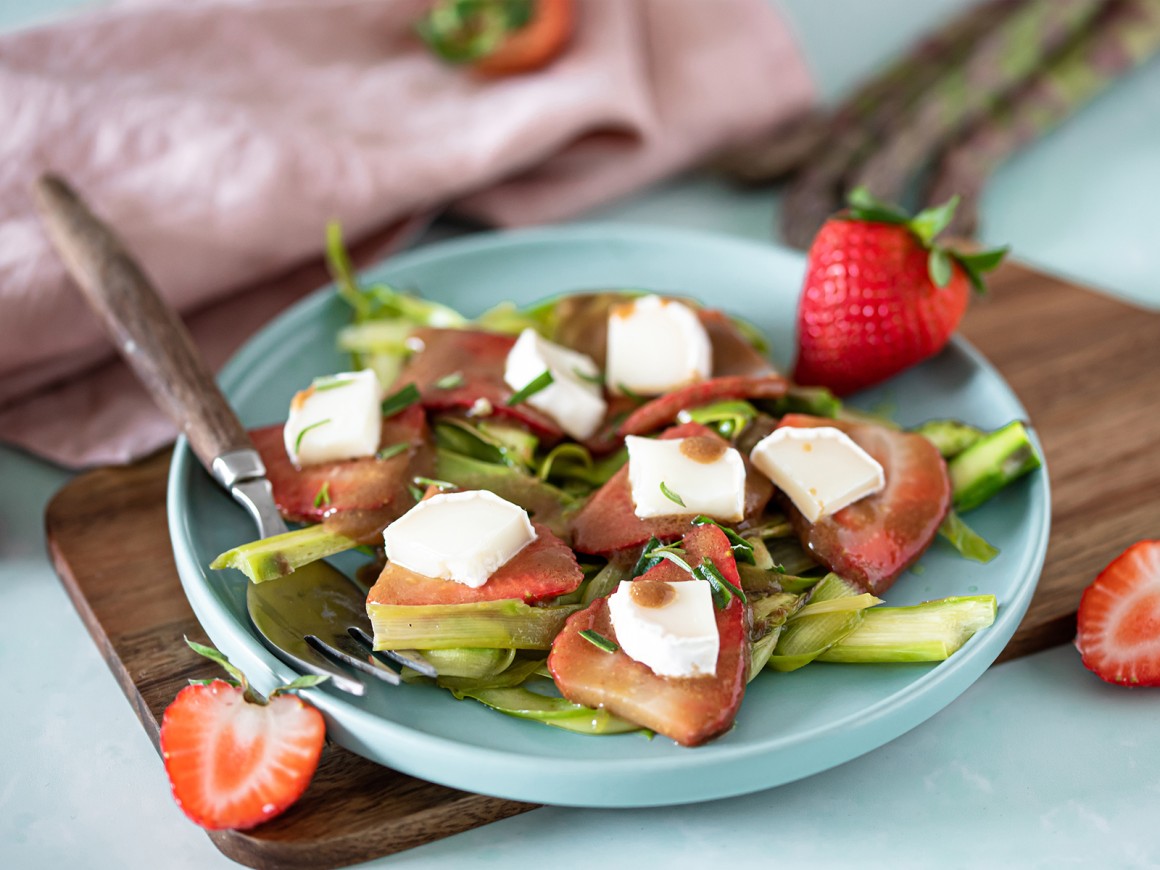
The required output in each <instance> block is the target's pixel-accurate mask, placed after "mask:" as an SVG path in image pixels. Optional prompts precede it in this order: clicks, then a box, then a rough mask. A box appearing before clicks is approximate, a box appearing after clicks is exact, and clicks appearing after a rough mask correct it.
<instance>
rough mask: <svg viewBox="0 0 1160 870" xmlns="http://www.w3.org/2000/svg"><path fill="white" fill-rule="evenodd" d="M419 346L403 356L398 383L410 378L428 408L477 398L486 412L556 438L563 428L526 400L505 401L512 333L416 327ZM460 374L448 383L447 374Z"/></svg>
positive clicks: (456, 407)
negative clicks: (484, 406) (485, 408)
mask: <svg viewBox="0 0 1160 870" xmlns="http://www.w3.org/2000/svg"><path fill="white" fill-rule="evenodd" d="M411 337H412V339H415V340H416V343H417V344H418V343H421V344H422V347H423V349H422V350H421V351H419V352H417V353H415V354H413V355H412V356H411V358H410V359H409V360H407V365H406V366H405V367H404V368H403V371H402V373H401V374H400V375H399V378H398V381H397V382H396V387H398V386H402V385H404V384H407V383H413V384H414V385H415V386H416V387H417V388H418V389H419V395H420V396H421V397H422V402H423V407H424V408H426V409H427V410H428V411H470V410H472V409H473V408H477V407H478V406H477V403H479V402H486V403H487V404H488V405H490V412H489V414H488V416H494V417H498V418H501V419H507V420H512V421H514V422H516V423H520V424H521V425H524V426H527V427H528V428H529V429H530V430H531V431H532V432H534V433H536V434H537V435H539V436H540V437H542V438H548V439H556V438H559V437H560V436H561V435H563V430H562V429H561V428H560V427H559V426H558V425H556V421H555V420H553V419H552V418H551V417H549V416H547V415H546V414H543V413H541V412H539V411H537V410H536V409H535V408H533V407H532V406H531V405H529V404H528V403H527V402H521V403H520V404H518V405H513V406H511V407H509V406H508V405H507V400H508V399H510V398H511V397H512V394H513V390H512V388H511V387H509V386H508V385H507V382H506V381H504V379H503V371H504V364H505V363H506V362H507V355H508V352H509V351H510V350H511V349H512V345H514V344H515V343H516V340H515V338H514V337H513V336H510V335H499V334H497V333H494V332H481V331H478V330H472V329H435V328H431V327H427V328H423V329H416V330H415V331H414V332H413V333H412V335H411ZM456 374H458V375H461V377H460V378H459V379H457V380H458V382H457V383H454V384H453V385H450V386H440V385H439V384H440V383H443V384H447V378H449V377H451V376H452V375H456Z"/></svg>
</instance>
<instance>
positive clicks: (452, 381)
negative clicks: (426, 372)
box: [435, 372, 463, 390]
mask: <svg viewBox="0 0 1160 870" xmlns="http://www.w3.org/2000/svg"><path fill="white" fill-rule="evenodd" d="M435 386H436V387H438V388H439V389H440V390H454V389H455V388H456V387H461V386H463V372H452V373H451V374H449V375H444V376H443V377H441V378H440V379H439V380H437V381H436V382H435Z"/></svg>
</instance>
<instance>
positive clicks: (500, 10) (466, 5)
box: [415, 0, 534, 64]
mask: <svg viewBox="0 0 1160 870" xmlns="http://www.w3.org/2000/svg"><path fill="white" fill-rule="evenodd" d="M533 10H534V7H533V3H532V0H436V2H435V3H434V4H433V5H432V6H431V8H430V11H429V12H428V13H427V16H426V17H425V18H423V19H421V20H420V21H418V22H416V24H415V31H416V32H417V33H418V34H419V36H420V38H421V39H422V40H423V41H424V42H426V43H427V45H428V47H429V48H430V49H431V51H432V52H434V53H435V55H436V56H438V57H439V58H441V59H443V60H445V61H447V62H448V63H455V64H462V63H472V62H473V61H477V60H480V59H482V58H485V57H487V56H488V55H489V54H491V53H492V52H494V51H495V50H496V49H497V48H499V47H500V45H501V44H502V43H503V41H504V40H505V39H506V38H507V35H508V34H509V33H512V32H513V31H516V30H519V29H520V28H522V27H525V26H526V25H527V24H528V22H529V21H531V19H532V14H533Z"/></svg>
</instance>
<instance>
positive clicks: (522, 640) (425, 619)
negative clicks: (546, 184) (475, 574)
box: [367, 599, 580, 650]
mask: <svg viewBox="0 0 1160 870" xmlns="http://www.w3.org/2000/svg"><path fill="white" fill-rule="evenodd" d="M579 609H580V605H579V604H567V605H560V606H556V607H533V606H531V605H529V604H524V603H523V602H522V601H517V600H514V599H504V600H502V601H484V602H480V603H478V604H430V605H408V606H403V605H397V604H378V603H375V602H373V601H370V602H368V603H367V616H369V617H370V620H371V625H372V626H374V630H375V649H377V650H384V649H399V650H408V649H418V650H428V649H456V648H458V647H482V648H488V649H548V648H549V647H551V645H552V640H553V638H555V637H556V635H557V634H559V633H560V629H562V628H563V627H564V620H566V619H567V618H568V617H569V616H570V615H571V614H573V613H575V612H576V611H577V610H579Z"/></svg>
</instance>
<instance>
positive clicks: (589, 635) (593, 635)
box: [580, 628, 620, 653]
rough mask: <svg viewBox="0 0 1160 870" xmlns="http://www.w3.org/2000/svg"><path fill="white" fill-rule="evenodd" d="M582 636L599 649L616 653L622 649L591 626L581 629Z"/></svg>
mask: <svg viewBox="0 0 1160 870" xmlns="http://www.w3.org/2000/svg"><path fill="white" fill-rule="evenodd" d="M580 636H581V637H582V638H584V639H585V640H586V641H588V642H589V643H590V644H592V645H593V646H594V647H596V648H597V649H602V650H604V651H605V652H606V653H614V652H616V651H617V650H618V649H620V647H618V646H617V645H616V644H614V643H613V642H612V641H610V640H609V639H608V638H606V637H605V636H604V635H602V634H600V633H599V632H595V631H593V630H592V629H590V628H586V629H584V630H583V631H581V632H580Z"/></svg>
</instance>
